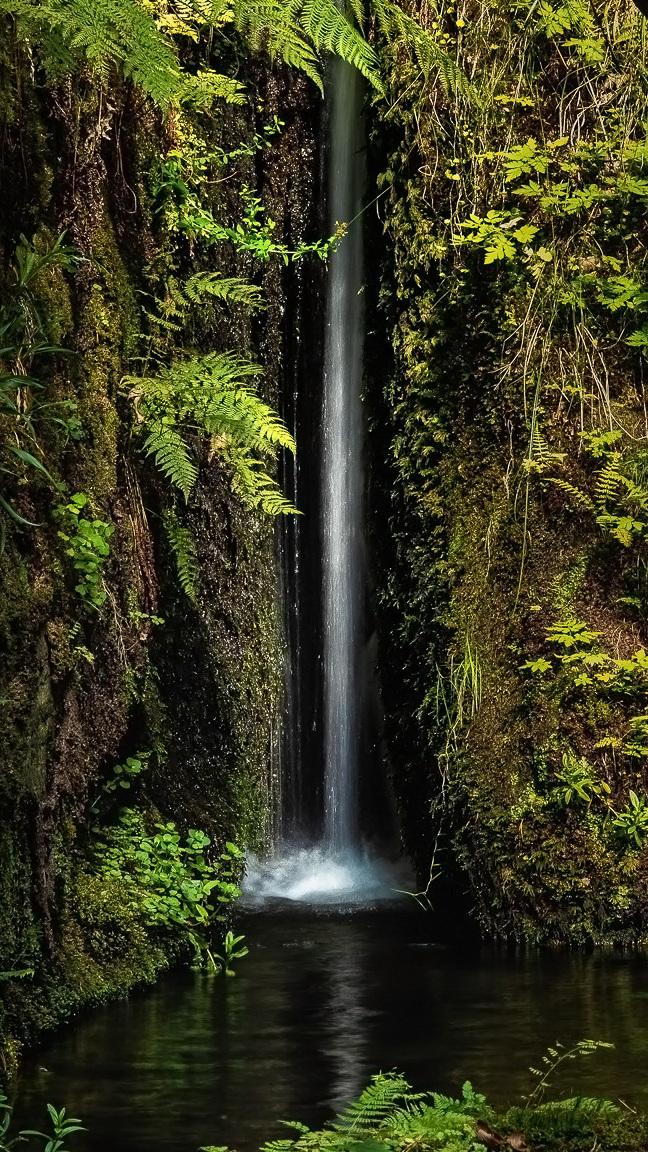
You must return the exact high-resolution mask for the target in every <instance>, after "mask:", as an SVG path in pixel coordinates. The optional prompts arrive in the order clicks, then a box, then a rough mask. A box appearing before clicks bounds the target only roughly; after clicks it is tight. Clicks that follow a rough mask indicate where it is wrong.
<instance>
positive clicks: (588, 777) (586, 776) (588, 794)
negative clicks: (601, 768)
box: [556, 752, 610, 807]
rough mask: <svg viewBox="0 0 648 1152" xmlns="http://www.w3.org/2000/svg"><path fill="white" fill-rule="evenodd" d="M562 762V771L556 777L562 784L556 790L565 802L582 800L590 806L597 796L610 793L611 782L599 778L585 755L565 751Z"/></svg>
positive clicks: (566, 803) (567, 803)
mask: <svg viewBox="0 0 648 1152" xmlns="http://www.w3.org/2000/svg"><path fill="white" fill-rule="evenodd" d="M562 762H563V767H562V769H561V771H560V772H556V779H557V780H559V781H560V785H561V786H560V787H559V788H557V789H556V792H557V793H558V794H559V796H560V800H561V802H562V803H563V804H565V805H569V804H571V802H572V800H582V801H583V803H584V804H587V805H588V807H589V805H590V804H591V803H592V800H593V799H594V798H595V797H602V796H609V795H610V786H609V784H607V783H606V782H605V780H601V779H599V777H598V776H597V774H596V772H595V771H594V769H593V768H592V766H591V764H588V762H587V760H586V759H585V757H584V756H575V755H574V753H573V752H564V753H563V758H562Z"/></svg>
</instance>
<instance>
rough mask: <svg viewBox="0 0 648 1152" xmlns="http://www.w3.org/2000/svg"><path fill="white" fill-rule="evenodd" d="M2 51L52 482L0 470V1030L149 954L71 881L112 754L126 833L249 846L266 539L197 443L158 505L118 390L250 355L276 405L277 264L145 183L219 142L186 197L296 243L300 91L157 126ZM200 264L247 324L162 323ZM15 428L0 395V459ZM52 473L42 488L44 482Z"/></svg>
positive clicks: (54, 1011)
mask: <svg viewBox="0 0 648 1152" xmlns="http://www.w3.org/2000/svg"><path fill="white" fill-rule="evenodd" d="M5 32H6V37H5V35H4V33H5ZM2 42H3V44H5V45H6V49H3V51H5V56H4V57H3V60H2V81H1V83H2V118H3V127H2V144H1V146H0V149H1V150H0V202H1V208H2V211H1V216H2V224H1V226H0V248H1V250H2V262H3V266H4V271H3V273H2V280H3V283H2V291H1V292H0V298H1V299H2V300H3V301H5V302H6V307H5V305H4V304H3V305H2V307H3V308H4V311H3V312H2V314H1V316H2V324H4V323H5V322H6V321H7V318H9V319H11V315H10V310H11V308H12V307H13V308H14V312H15V308H16V307H17V308H18V309H20V308H25V309H27V311H28V312H29V317H28V325H29V326H30V331H29V333H28V338H29V341H31V344H30V348H31V359H30V363H29V364H24V365H22V366H21V365H20V364H18V367H17V366H16V364H17V360H19V358H20V350H19V351H18V353H17V354H14V351H11V350H10V351H9V352H8V353H3V354H2V355H3V362H2V365H0V367H1V368H2V370H3V371H5V372H8V373H12V372H16V371H24V372H26V373H27V375H28V376H30V377H33V378H34V379H35V380H36V385H34V388H33V394H34V395H35V396H36V397H37V398H38V400H39V401H40V400H41V399H42V400H43V402H47V403H49V404H52V405H56V407H53V408H51V409H50V411H52V412H53V413H54V415H55V416H56V420H55V421H53V420H47V419H46V418H45V414H44V410H43V411H41V412H40V413H39V414H38V418H37V419H35V420H34V428H35V437H36V439H35V441H34V443H37V444H38V455H39V458H40V457H41V449H42V456H43V457H44V458H45V459H46V460H47V468H48V471H49V473H50V474H51V477H52V483H49V482H48V481H47V482H46V478H45V477H44V476H43V475H42V474H41V473H40V472H38V471H37V470H34V469H33V468H32V469H31V470H30V469H29V467H28V466H27V464H26V463H25V462H24V461H18V460H15V456H14V457H10V458H11V459H14V460H15V462H16V463H17V464H18V467H16V468H15V469H13V470H12V471H13V472H14V473H15V474H11V475H10V474H9V473H5V482H3V487H2V496H3V498H4V499H5V500H6V502H7V503H8V504H9V505H10V507H11V509H13V510H14V512H15V513H16V514H17V515H18V516H19V517H20V518H21V519H20V520H17V519H16V517H15V516H14V515H12V514H11V513H10V512H6V510H5V509H6V506H5V505H4V504H3V515H4V520H5V530H6V542H5V545H4V549H3V551H2V555H1V556H0V698H1V699H2V705H1V707H0V748H1V749H2V751H1V753H0V873H1V875H2V887H3V899H2V907H1V909H0V973H2V971H3V970H4V971H5V972H6V973H10V972H20V971H24V970H27V972H29V971H31V970H33V971H34V972H35V977H33V978H32V977H30V976H25V977H24V978H23V979H18V978H16V977H14V978H11V979H4V980H2V981H0V989H3V990H4V992H3V996H4V998H3V1001H2V1002H3V1003H4V1007H2V1006H0V1033H1V1032H2V1031H3V1021H4V1032H5V1035H6V1036H9V1034H14V1035H15V1034H16V1030H19V1031H20V1032H21V1033H29V1031H30V1030H31V1029H32V1028H33V1027H35V1026H39V1027H40V1026H43V1025H46V1024H48V1023H53V1022H55V1021H56V1020H57V1019H59V1018H61V1017H62V1016H65V1015H66V1014H67V1013H69V1011H71V1010H73V1009H74V1007H75V1006H76V1005H77V1004H79V1003H81V1002H84V1001H88V1000H93V999H97V998H100V997H103V996H105V995H109V994H114V993H115V992H118V991H120V990H124V989H126V988H127V987H128V986H130V985H131V984H132V983H134V982H136V981H138V980H142V979H148V978H151V977H152V976H153V975H154V974H155V972H156V971H157V970H159V968H160V966H162V965H164V964H165V963H166V962H167V959H168V954H169V949H168V947H166V946H163V944H162V943H161V941H160V940H159V939H158V938H156V936H155V933H153V934H151V933H150V932H147V931H145V930H144V929H143V928H142V926H141V924H139V923H137V922H136V920H134V919H133V917H132V915H131V914H130V913H129V910H128V907H126V906H122V905H121V904H120V900H119V897H118V894H116V892H114V891H112V892H110V891H108V890H106V889H105V888H104V889H101V886H98V885H97V884H96V883H94V882H93V876H92V866H91V861H92V852H93V826H94V824H95V823H96V822H97V821H98V820H99V821H105V820H110V819H112V814H111V804H110V801H106V789H105V785H106V783H107V782H109V781H111V780H114V779H115V777H114V770H115V767H116V766H117V765H120V764H122V763H123V762H125V761H126V758H127V757H131V758H133V757H135V758H136V757H138V756H139V757H141V754H142V753H145V754H147V757H146V760H145V766H146V771H145V772H144V771H143V772H142V773H141V778H138V779H137V780H135V781H133V782H132V791H131V792H130V793H129V794H128V799H129V801H130V800H131V798H132V799H133V802H134V803H136V804H137V806H138V807H139V808H141V809H143V810H145V812H147V813H148V814H149V819H150V820H151V821H154V820H155V819H158V820H159V819H160V817H161V816H163V817H164V818H165V819H171V820H174V821H177V823H178V826H179V827H181V828H187V827H194V828H201V829H203V830H204V831H205V832H207V833H208V834H209V835H210V836H211V837H212V839H213V841H214V843H215V844H216V845H219V844H222V843H223V842H224V841H225V840H226V839H227V840H234V841H236V842H238V843H247V844H251V845H254V846H257V847H258V846H259V845H260V844H262V843H263V842H264V840H265V839H266V837H267V835H268V828H269V825H270V815H271V814H270V810H269V808H270V801H269V797H270V792H271V785H272V779H271V778H272V774H273V772H274V771H276V759H277V733H278V714H279V709H280V697H281V663H282V640H281V627H280V620H279V616H278V606H277V565H276V561H275V540H274V537H275V529H274V525H273V523H272V521H271V519H270V518H268V517H264V516H262V515H261V514H260V513H258V512H256V511H254V510H251V509H250V508H249V507H247V506H246V505H245V504H244V503H243V502H242V501H241V499H239V498H238V497H237V496H236V494H235V492H234V491H233V489H232V484H231V479H232V477H231V473H230V471H229V470H228V468H227V466H226V465H225V464H224V463H223V462H222V459H221V458H220V457H219V455H218V452H217V451H211V450H210V451H209V452H207V451H204V450H202V449H200V447H199V445H198V442H196V445H195V453H196V458H197V462H198V463H199V465H200V467H199V480H198V484H197V487H196V490H195V492H194V494H193V497H192V500H191V502H190V504H185V503H184V501H183V500H182V499H180V500H177V499H175V500H174V499H173V497H172V494H171V490H170V487H169V485H168V483H167V482H166V480H165V479H164V477H163V476H162V475H161V474H160V472H159V471H158V470H157V469H156V468H155V467H154V465H153V463H152V461H151V460H150V459H146V458H145V456H144V454H143V452H142V450H141V448H142V437H141V436H138V416H137V412H136V411H135V410H134V406H133V403H132V400H131V399H129V395H128V393H129V388H128V386H125V385H124V383H123V378H124V376H126V375H131V376H132V375H137V374H138V373H140V372H142V371H144V372H146V371H147V370H148V371H151V370H152V365H153V366H154V365H155V362H156V360H158V361H160V362H164V361H166V362H168V361H169V359H171V358H173V355H174V354H176V353H178V354H179V353H181V352H182V351H187V350H190V351H193V352H198V353H200V352H207V351H213V350H216V351H223V350H225V349H233V350H235V351H238V352H242V353H244V354H246V355H251V356H252V357H254V358H256V359H257V360H259V361H260V362H261V363H262V365H263V368H264V376H263V377H262V378H261V381H260V384H259V387H260V390H261V392H262V395H263V396H264V398H265V399H266V400H268V401H269V402H270V403H271V404H273V405H274V406H277V405H280V398H281V394H282V390H283V382H284V375H285V373H286V372H288V373H289V374H290V373H291V372H292V370H293V352H294V348H293V344H294V339H295V336H294V330H295V328H296V327H297V326H298V318H299V310H300V307H301V304H300V300H301V296H300V291H301V289H300V283H301V281H300V278H299V276H298V274H297V272H295V270H294V269H293V268H285V267H284V265H283V262H281V261H279V262H274V261H272V262H266V263H262V264H260V265H255V266H253V264H252V260H251V257H249V256H248V255H247V254H245V253H242V254H241V253H239V254H238V255H232V251H231V248H230V246H224V245H221V246H220V247H218V246H213V247H211V248H210V247H205V246H204V245H202V246H201V244H200V242H199V238H197V237H196V236H195V235H192V234H191V231H190V230H188V229H185V230H184V231H182V230H176V231H174V229H173V227H172V225H171V224H170V223H169V218H168V214H165V211H164V202H165V201H164V196H165V193H164V192H163V190H162V184H163V180H164V178H165V175H164V174H165V172H166V176H167V177H168V173H169V171H170V170H171V168H170V167H169V164H170V163H171V161H172V160H173V158H174V157H175V156H177V155H178V153H182V150H183V149H185V151H189V152H190V151H191V147H192V137H191V133H192V131H194V130H195V131H196V133H198V132H199V133H200V135H201V140H202V143H203V145H204V146H206V147H208V149H209V150H211V159H212V160H213V159H214V156H215V155H217V156H218V155H221V153H222V154H224V153H227V152H228V151H229V152H232V151H234V150H236V149H237V148H239V149H240V148H241V147H242V148H243V151H242V154H241V156H240V157H239V158H237V159H236V160H235V161H234V162H232V164H231V166H230V168H229V169H228V171H227V172H226V176H225V178H224V179H223V180H222V181H213V182H211V181H209V182H208V181H207V179H206V178H205V179H204V181H203V183H202V184H201V186H200V188H199V192H200V198H201V204H202V205H203V206H205V207H207V208H208V209H209V210H212V211H213V212H214V214H215V216H217V218H219V219H221V220H223V221H224V222H226V223H227V224H229V223H232V222H234V223H235V220H236V212H237V207H236V203H237V196H238V191H239V189H240V187H241V185H242V184H245V185H247V186H248V187H249V190H250V195H255V196H259V197H260V198H261V199H262V200H263V203H264V206H265V208H266V210H267V212H268V214H269V215H270V216H271V217H272V218H273V219H274V220H275V221H276V226H275V233H274V235H275V237H276V238H277V239H278V240H281V241H282V242H284V243H287V244H289V245H292V246H295V245H297V244H299V243H300V242H301V241H302V240H303V239H304V238H305V237H306V235H307V234H308V238H309V239H310V238H312V233H313V231H314V229H315V227H316V221H314V220H313V219H312V215H313V212H312V205H313V204H314V203H315V202H316V199H317V198H316V197H315V196H314V195H313V190H312V185H313V181H314V179H315V178H316V175H317V169H318V164H317V157H316V151H315V142H314V130H315V127H316V125H317V118H318V116H319V97H317V96H313V88H312V85H309V83H308V82H307V81H306V80H304V79H303V78H300V77H299V76H296V75H291V74H289V73H288V71H287V70H285V71H282V70H281V69H278V68H277V69H275V70H274V71H271V70H270V69H269V67H266V66H265V65H263V64H261V63H257V62H255V61H252V62H251V63H248V65H247V71H248V75H247V78H246V80H247V83H248V84H249V85H250V86H251V87H252V88H253V89H254V92H255V101H254V104H253V105H251V106H248V105H246V106H245V108H241V107H238V106H227V107H226V110H225V112H223V113H219V114H214V115H213V116H206V115H203V116H201V117H198V115H197V114H196V115H195V116H194V118H193V120H192V116H191V115H190V114H187V115H185V116H184V117H183V122H182V127H181V129H180V128H179V127H178V126H177V125H176V124H175V123H174V121H173V118H167V119H164V118H163V117H162V115H161V114H160V113H158V112H157V111H156V110H155V109H154V108H153V106H152V105H151V103H150V101H148V100H146V99H145V98H144V97H142V96H140V95H138V93H137V90H136V89H135V88H134V87H133V86H132V85H130V84H126V83H124V82H123V81H120V80H119V78H118V77H117V76H115V77H114V78H113V80H112V81H111V83H110V85H109V87H108V89H104V90H101V89H100V87H99V86H98V85H97V83H96V80H95V79H94V78H93V77H91V76H90V75H84V74H83V73H82V72H81V73H77V74H76V75H75V76H74V77H72V78H67V79H63V80H60V81H58V82H55V81H54V80H52V79H51V78H48V76H47V75H46V74H45V73H43V72H42V71H41V70H40V69H39V68H38V66H36V68H34V61H33V60H31V59H30V57H29V55H28V53H27V52H26V51H25V50H24V49H21V47H20V45H19V44H15V43H14V40H13V30H12V28H11V27H10V26H9V25H8V24H7V26H6V27H5V29H4V32H3V40H2ZM250 109H251V110H250ZM276 116H279V117H280V118H281V120H282V122H283V128H282V131H281V133H280V134H279V135H277V138H276V139H275V140H274V142H273V146H272V148H269V149H259V148H258V147H256V146H255V145H254V134H255V133H257V132H262V131H263V129H264V128H265V127H266V126H267V125H269V124H270V125H271V124H273V121H274V118H275V117H276ZM194 143H195V142H194ZM194 160H195V155H194ZM165 163H167V168H166V169H165V168H164V164H165ZM194 175H195V173H194ZM196 181H197V182H198V183H199V176H198V175H196ZM196 186H197V185H196ZM62 235H63V237H64V238H63V241H62V245H63V246H64V247H65V249H66V250H67V252H68V256H67V258H66V259H58V258H52V259H51V260H49V262H48V260H47V259H46V260H45V262H44V265H43V269H42V271H41V272H40V273H39V274H38V275H36V276H35V277H34V278H33V279H32V281H31V282H30V285H29V292H28V293H27V294H26V293H23V294H22V295H21V292H22V289H19V287H17V285H18V284H19V277H20V268H19V261H20V260H21V259H23V258H24V256H25V254H26V253H27V254H32V256H33V254H36V257H42V256H43V255H46V256H47V254H51V253H52V252H53V251H54V250H55V247H56V243H57V240H58V238H59V237H60V236H62ZM21 236H22V237H23V238H24V239H23V240H21V239H20V237H21ZM30 258H31V256H30ZM205 270H208V271H212V270H216V271H220V272H222V273H223V274H224V275H229V276H233V275H238V276H249V277H251V278H252V279H255V278H256V281H257V283H258V284H259V287H260V288H261V289H262V290H263V292H264V295H265V299H266V307H265V309H264V311H263V312H261V313H259V314H258V315H257V316H253V317H252V318H250V315H249V313H248V312H246V311H245V310H244V309H243V308H242V307H241V306H237V305H233V306H226V305H225V304H223V303H222V302H220V301H219V300H218V299H213V300H211V301H207V302H203V303H202V304H201V306H200V307H199V308H194V309H190V310H188V311H187V313H186V314H185V313H183V312H182V310H180V311H178V308H177V286H178V285H181V284H182V283H183V282H186V280H187V279H188V278H189V277H190V276H191V275H192V274H193V273H195V272H196V271H205ZM174 292H175V293H176V299H175V304H176V306H175V310H174ZM23 329H24V325H23ZM25 340H27V337H25ZM6 342H7V341H6V340H5V339H0V344H4V343H6ZM37 346H38V347H37ZM34 349H36V350H35V351H34ZM50 349H53V350H50ZM26 387H27V390H28V391H29V388H30V387H31V385H27V386H26ZM289 391H290V392H291V393H292V383H291V384H290V388H289ZM30 402H31V400H30ZM15 419H16V414H15V413H13V412H12V411H11V409H10V407H9V406H8V405H3V408H2V412H1V413H0V422H1V423H2V437H3V444H5V445H6V444H7V443H8V444H11V443H12V442H13V441H12V439H11V437H12V434H13V433H12V421H15ZM16 443H17V441H16ZM4 463H6V461H5V459H4V457H3V464H4ZM24 463H25V467H24V468H23V467H22V466H21V465H22V464H24ZM54 480H55V481H57V482H58V483H59V484H60V485H65V487H62V486H61V488H60V491H59V492H57V490H56V489H55V488H53V481H54ZM76 493H83V494H84V495H85V496H86V497H87V504H86V505H85V506H84V511H83V512H82V514H81V515H82V516H83V518H84V520H87V521H88V523H90V519H92V520H93V523H95V524H96V525H98V527H96V529H95V531H96V533H98V537H95V538H94V540H95V543H94V545H92V546H91V550H92V547H94V548H95V553H96V550H97V548H99V545H97V543H96V540H97V538H102V539H105V540H107V541H108V546H107V550H108V552H109V554H108V555H107V556H105V557H103V558H102V559H101V584H102V587H103V590H104V591H103V593H100V594H99V600H100V603H98V604H96V603H95V604H93V603H92V602H90V601H91V594H90V593H88V592H87V591H86V592H85V593H84V592H81V593H80V592H79V591H78V585H77V582H78V581H79V580H81V582H82V581H83V579H84V578H85V577H84V576H83V573H81V575H80V570H79V567H78V566H76V560H77V559H78V555H76V554H75V555H73V556H70V555H69V551H70V549H71V548H74V546H75V543H74V541H75V537H74V530H73V529H71V528H70V522H71V521H70V515H71V514H70V513H69V512H67V513H66V512H65V506H66V504H67V503H68V501H69V500H70V499H71V498H72V497H73V496H74V494H76ZM57 507H58V508H59V509H63V511H58V512H57V510H56V509H57ZM170 509H173V510H174V511H173V515H174V516H175V518H176V523H177V524H178V525H179V526H180V528H181V529H183V530H186V529H188V530H189V531H190V532H191V534H192V537H193V541H194V545H193V548H194V550H195V556H194V557H193V559H192V564H193V568H194V569H196V570H197V591H196V594H195V595H188V594H187V593H186V592H185V591H183V587H182V581H181V580H180V579H179V574H178V569H179V564H180V557H179V556H178V555H177V554H176V555H174V549H173V547H172V545H171V543H170V536H169V534H168V533H166V532H165V531H164V527H163V525H164V521H165V516H167V515H168V514H169V510H170ZM88 512H90V516H89V515H88ZM24 521H31V522H32V523H33V524H35V525H37V526H35V527H31V526H29V525H27V524H26V523H24ZM102 526H103V527H102ZM111 529H112V532H111V531H110V530H111ZM65 534H67V539H63V536H64V535H65ZM77 552H78V546H77ZM176 552H177V550H176ZM95 553H93V556H94V555H95ZM86 568H87V565H86ZM75 586H77V590H75ZM108 796H110V789H108ZM106 804H107V806H106ZM19 1022H20V1023H19ZM10 1048H11V1045H10V1044H9V1046H8V1048H7V1051H9V1050H10Z"/></svg>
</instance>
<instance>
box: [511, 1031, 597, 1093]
mask: <svg viewBox="0 0 648 1152" xmlns="http://www.w3.org/2000/svg"><path fill="white" fill-rule="evenodd" d="M602 1048H614V1044H609V1043H608V1042H606V1041H605V1040H579V1041H578V1042H577V1043H576V1044H574V1045H573V1046H572V1047H571V1048H566V1047H565V1045H564V1044H560V1043H559V1042H558V1041H556V1044H555V1046H554V1047H552V1048H548V1049H547V1051H546V1053H545V1055H544V1056H543V1057H542V1061H541V1062H542V1064H543V1067H542V1068H529V1071H530V1073H531V1075H532V1076H535V1078H536V1084H535V1087H534V1088H533V1091H532V1092H531V1093H530V1094H529V1095H528V1096H526V1097H525V1101H526V1104H527V1107H533V1106H534V1105H536V1104H539V1103H540V1101H541V1100H542V1099H543V1097H544V1095H545V1092H546V1091H547V1089H548V1088H549V1086H550V1083H551V1078H552V1077H553V1076H555V1074H556V1073H557V1072H558V1071H559V1070H560V1069H561V1068H562V1066H563V1064H565V1063H566V1062H567V1061H568V1060H579V1059H581V1058H583V1057H588V1056H593V1055H594V1053H595V1052H599V1051H600V1050H601V1049H602Z"/></svg>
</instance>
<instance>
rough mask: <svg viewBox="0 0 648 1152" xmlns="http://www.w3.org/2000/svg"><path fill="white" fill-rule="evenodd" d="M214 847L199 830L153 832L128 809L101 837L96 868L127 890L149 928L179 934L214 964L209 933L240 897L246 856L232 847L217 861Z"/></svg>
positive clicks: (165, 827) (167, 827) (161, 826)
mask: <svg viewBox="0 0 648 1152" xmlns="http://www.w3.org/2000/svg"><path fill="white" fill-rule="evenodd" d="M210 847H211V840H210V838H209V836H207V835H206V833H204V832H202V831H200V830H198V829H195V828H194V829H189V831H188V832H187V833H186V835H185V836H184V837H183V836H182V834H181V833H180V832H179V831H178V829H177V827H176V825H175V824H174V823H173V822H172V821H167V822H166V823H157V824H155V830H154V831H153V832H149V831H148V830H147V828H146V825H145V821H144V816H143V814H142V813H141V812H139V811H138V810H136V809H133V808H123V809H122V811H121V813H120V816H119V820H118V822H117V824H116V825H113V826H111V827H107V828H102V829H100V830H98V832H97V833H96V836H95V841H94V854H95V867H96V872H97V874H98V875H99V876H101V877H102V878H103V879H105V880H111V881H116V882H118V883H119V884H120V885H121V886H123V888H124V890H125V892H126V894H127V897H128V899H129V901H130V902H131V903H132V905H133V907H134V908H135V909H136V911H137V912H138V913H139V914H140V915H141V916H142V918H143V921H144V922H145V923H146V924H147V925H148V926H150V927H152V928H156V929H158V930H161V931H165V932H172V933H174V932H175V933H178V932H179V933H180V934H181V935H182V936H183V937H184V938H185V939H186V940H187V942H188V943H189V944H191V946H192V947H193V948H194V952H195V955H196V959H197V961H200V959H201V958H206V959H207V960H209V959H210V944H209V937H208V933H209V931H210V929H211V927H212V926H213V925H215V924H219V923H222V922H223V921H224V919H225V909H226V907H227V905H228V904H231V903H232V901H234V900H236V899H237V898H238V897H239V896H240V894H241V893H240V889H239V887H238V885H237V883H236V877H237V876H238V873H239V871H240V862H241V858H242V857H241V852H240V850H239V849H238V848H237V847H236V845H235V844H231V843H228V844H227V845H226V847H225V850H224V851H223V852H221V853H220V854H219V856H218V857H217V858H216V859H213V858H210V857H209V856H208V854H207V853H208V851H209V849H210ZM212 963H213V961H212Z"/></svg>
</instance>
